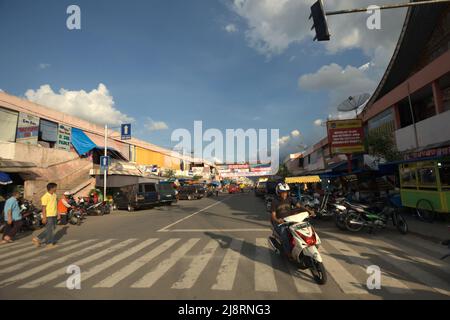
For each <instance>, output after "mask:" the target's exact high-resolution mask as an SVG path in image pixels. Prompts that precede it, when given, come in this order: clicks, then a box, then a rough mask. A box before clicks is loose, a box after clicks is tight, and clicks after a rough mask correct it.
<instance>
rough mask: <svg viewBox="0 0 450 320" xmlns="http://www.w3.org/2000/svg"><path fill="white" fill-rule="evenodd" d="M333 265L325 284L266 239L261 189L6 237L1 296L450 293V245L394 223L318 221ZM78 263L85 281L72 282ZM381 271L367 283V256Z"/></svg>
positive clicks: (334, 296)
mask: <svg viewBox="0 0 450 320" xmlns="http://www.w3.org/2000/svg"><path fill="white" fill-rule="evenodd" d="M315 226H316V230H317V232H318V233H319V235H320V237H321V239H322V242H323V243H322V247H321V252H322V254H323V256H324V263H325V267H326V268H327V270H328V282H327V284H325V285H322V286H320V285H317V284H315V283H314V281H313V279H312V277H311V275H310V273H309V272H308V271H297V270H295V268H294V267H293V265H291V264H290V263H289V262H287V261H286V260H285V259H283V258H281V257H280V256H278V255H276V254H274V253H272V252H271V251H270V250H269V249H268V248H267V240H266V239H267V236H268V235H269V234H270V229H269V223H268V214H267V213H266V212H265V206H264V203H263V201H262V200H261V199H258V198H256V197H255V196H254V195H253V194H251V193H250V194H242V195H241V194H237V195H231V196H230V195H225V194H224V195H220V197H219V198H206V199H201V200H192V201H180V202H179V203H177V204H175V205H172V206H162V207H156V208H153V209H149V210H143V211H137V212H133V213H128V212H126V211H115V212H113V213H112V214H110V215H108V216H103V217H88V219H87V220H86V221H85V222H84V223H83V225H81V226H69V227H58V230H57V237H58V239H59V242H58V243H59V244H58V248H55V249H46V248H35V247H34V246H33V245H32V244H31V237H32V235H31V234H23V235H21V237H20V239H18V240H17V241H16V243H14V244H11V245H9V244H8V245H3V246H1V247H0V299H231V300H240V299H301V300H305V299H449V298H450V263H449V262H448V261H446V262H444V261H441V260H439V257H440V256H441V255H442V254H444V253H445V251H446V250H445V248H444V247H442V246H439V245H438V244H435V243H432V242H427V241H424V240H423V239H420V238H417V237H416V236H413V235H406V236H402V235H400V234H399V233H398V232H397V231H396V230H395V229H392V228H391V229H387V230H383V231H379V232H377V233H375V234H368V233H366V232H362V233H359V234H350V233H347V232H341V231H338V230H337V228H336V227H335V226H334V224H333V223H332V222H331V221H317V222H315ZM70 265H77V266H78V267H79V268H80V270H81V289H73V290H70V289H68V288H67V287H66V280H67V279H68V278H69V276H70V274H68V273H66V271H67V268H68V267H69V266H70ZM373 265H375V266H378V267H379V268H380V270H381V272H382V277H381V289H368V288H367V286H366V281H367V278H368V276H369V274H367V272H366V268H367V266H373Z"/></svg>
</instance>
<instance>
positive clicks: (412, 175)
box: [400, 166, 416, 187]
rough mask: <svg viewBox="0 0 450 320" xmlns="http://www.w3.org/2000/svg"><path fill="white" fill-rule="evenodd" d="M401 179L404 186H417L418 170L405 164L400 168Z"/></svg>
mask: <svg viewBox="0 0 450 320" xmlns="http://www.w3.org/2000/svg"><path fill="white" fill-rule="evenodd" d="M400 180H401V181H402V186H403V187H415V186H416V170H415V168H414V167H410V166H404V167H402V168H401V170H400Z"/></svg>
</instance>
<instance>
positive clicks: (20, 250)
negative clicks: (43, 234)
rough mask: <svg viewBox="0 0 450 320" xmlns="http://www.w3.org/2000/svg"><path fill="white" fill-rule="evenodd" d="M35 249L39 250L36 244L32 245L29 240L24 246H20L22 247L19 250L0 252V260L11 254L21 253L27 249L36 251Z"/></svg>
mask: <svg viewBox="0 0 450 320" xmlns="http://www.w3.org/2000/svg"><path fill="white" fill-rule="evenodd" d="M11 249H12V248H11ZM36 250H39V248H36V246H34V245H33V244H32V243H31V242H30V243H29V244H28V246H27V247H26V248H22V249H19V250H14V251H10V252H8V253H4V254H1V255H0V260H3V259H5V258H8V257H11V256H14V255H16V254H19V253H23V252H27V251H36Z"/></svg>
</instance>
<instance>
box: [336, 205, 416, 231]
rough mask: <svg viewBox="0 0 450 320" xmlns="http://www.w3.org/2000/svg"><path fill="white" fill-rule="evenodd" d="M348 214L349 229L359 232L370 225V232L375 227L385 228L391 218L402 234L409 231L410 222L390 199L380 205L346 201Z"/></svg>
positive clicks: (346, 221)
mask: <svg viewBox="0 0 450 320" xmlns="http://www.w3.org/2000/svg"><path fill="white" fill-rule="evenodd" d="M344 205H345V206H346V207H347V210H348V214H347V216H346V219H345V224H346V227H347V230H349V231H352V232H358V231H360V230H361V229H363V228H364V227H368V228H369V230H370V232H372V231H373V230H374V229H384V228H386V227H387V225H388V222H389V220H392V223H393V224H394V226H395V227H396V228H397V230H398V231H399V232H400V233H401V234H407V233H408V224H407V222H406V220H405V218H404V217H403V216H402V215H401V214H400V213H399V212H398V210H397V209H396V208H395V207H393V206H392V205H391V204H390V203H389V201H385V202H383V203H379V206H378V207H377V206H375V207H370V206H368V205H364V204H361V203H352V202H349V201H344Z"/></svg>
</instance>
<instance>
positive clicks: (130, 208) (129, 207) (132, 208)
mask: <svg viewBox="0 0 450 320" xmlns="http://www.w3.org/2000/svg"><path fill="white" fill-rule="evenodd" d="M127 210H128V212H133V211H134V207H133V206H132V205H131V204H129V205H128V207H127Z"/></svg>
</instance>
